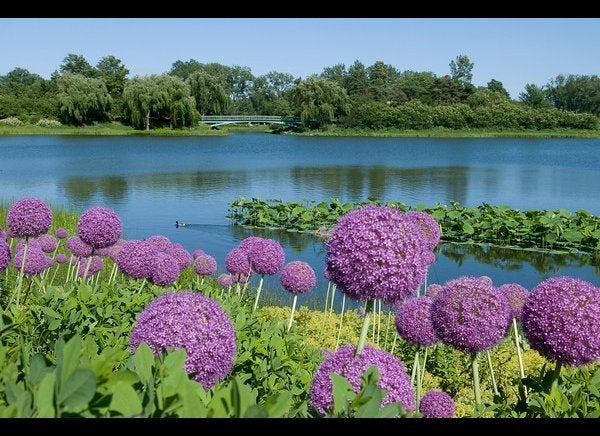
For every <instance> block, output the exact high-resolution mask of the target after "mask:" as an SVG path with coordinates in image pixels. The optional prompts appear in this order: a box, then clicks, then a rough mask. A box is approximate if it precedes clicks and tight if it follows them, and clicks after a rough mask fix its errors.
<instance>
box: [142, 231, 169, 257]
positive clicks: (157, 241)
mask: <svg viewBox="0 0 600 436" xmlns="http://www.w3.org/2000/svg"><path fill="white" fill-rule="evenodd" d="M146 241H148V242H150V243H152V244H154V245H155V246H156V248H157V250H158V251H162V252H163V253H167V252H168V251H169V250H171V249H172V248H173V243H172V242H171V240H170V239H169V238H167V237H166V236H163V235H153V236H150V237H149V238H146Z"/></svg>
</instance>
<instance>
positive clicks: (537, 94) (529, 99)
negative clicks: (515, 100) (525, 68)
mask: <svg viewBox="0 0 600 436" xmlns="http://www.w3.org/2000/svg"><path fill="white" fill-rule="evenodd" d="M519 100H520V101H521V102H522V103H523V104H525V105H527V106H531V107H533V108H548V107H551V106H552V104H551V103H550V101H549V99H548V92H547V90H545V89H544V88H543V87H540V86H537V85H534V84H533V83H528V84H526V85H525V91H523V92H521V93H520V94H519Z"/></svg>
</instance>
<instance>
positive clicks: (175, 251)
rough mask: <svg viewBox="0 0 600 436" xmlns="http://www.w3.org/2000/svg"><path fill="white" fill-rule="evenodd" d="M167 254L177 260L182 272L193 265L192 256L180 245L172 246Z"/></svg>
mask: <svg viewBox="0 0 600 436" xmlns="http://www.w3.org/2000/svg"><path fill="white" fill-rule="evenodd" d="M166 253H167V254H168V255H169V256H172V257H174V258H175V259H176V260H177V264H178V265H179V271H180V272H181V271H183V270H184V269H186V268H187V267H189V266H190V264H191V263H192V255H191V254H190V253H189V252H188V251H187V250H186V249H185V248H183V245H181V244H179V243H175V244H172V245H171V249H170V250H168V251H167V252H166Z"/></svg>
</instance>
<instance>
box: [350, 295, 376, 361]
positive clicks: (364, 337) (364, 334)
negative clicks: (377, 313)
mask: <svg viewBox="0 0 600 436" xmlns="http://www.w3.org/2000/svg"><path fill="white" fill-rule="evenodd" d="M373 303H374V300H373ZM373 303H372V304H371V307H369V301H367V304H366V305H365V306H366V308H365V319H364V321H363V325H362V329H361V331H360V337H359V338H358V345H357V346H356V352H355V353H354V355H355V356H358V355H359V354H360V353H361V352H362V350H363V348H365V341H366V340H367V333H368V332H369V321H370V320H371V309H372V308H373Z"/></svg>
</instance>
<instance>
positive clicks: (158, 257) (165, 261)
mask: <svg viewBox="0 0 600 436" xmlns="http://www.w3.org/2000/svg"><path fill="white" fill-rule="evenodd" d="M180 272H181V271H180V269H179V263H178V262H177V259H175V258H174V257H173V256H171V255H170V254H167V253H163V252H158V253H156V254H155V256H154V261H153V266H152V273H151V275H150V281H151V282H152V283H154V284H155V285H159V286H169V285H172V284H173V283H175V282H176V281H177V279H178V278H179V273H180Z"/></svg>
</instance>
